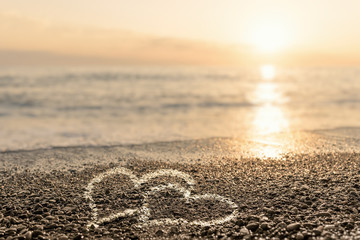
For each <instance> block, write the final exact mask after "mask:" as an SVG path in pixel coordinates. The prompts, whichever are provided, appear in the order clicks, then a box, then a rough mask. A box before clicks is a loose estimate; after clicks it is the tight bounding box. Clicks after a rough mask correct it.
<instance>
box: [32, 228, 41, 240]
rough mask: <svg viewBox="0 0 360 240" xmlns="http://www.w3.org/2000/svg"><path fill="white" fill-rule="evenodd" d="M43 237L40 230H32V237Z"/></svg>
mask: <svg viewBox="0 0 360 240" xmlns="http://www.w3.org/2000/svg"><path fill="white" fill-rule="evenodd" d="M42 235H44V233H43V232H42V231H40V230H34V231H33V233H32V237H33V238H34V237H38V236H42Z"/></svg>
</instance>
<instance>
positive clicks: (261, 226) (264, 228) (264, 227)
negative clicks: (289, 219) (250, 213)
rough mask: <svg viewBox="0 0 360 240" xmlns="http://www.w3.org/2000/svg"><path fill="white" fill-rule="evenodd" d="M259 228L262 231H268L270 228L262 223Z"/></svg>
mask: <svg viewBox="0 0 360 240" xmlns="http://www.w3.org/2000/svg"><path fill="white" fill-rule="evenodd" d="M260 228H261V229H263V230H268V229H270V226H269V223H267V222H264V223H262V224H261V225H260Z"/></svg>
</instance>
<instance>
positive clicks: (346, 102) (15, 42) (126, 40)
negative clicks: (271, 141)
mask: <svg viewBox="0 0 360 240" xmlns="http://www.w3.org/2000/svg"><path fill="white" fill-rule="evenodd" d="M358 9H360V2H359V1H356V0H348V1H346V2H344V1H340V0H331V1H325V0H318V1H316V2H314V1H309V0H305V1H301V2H300V1H295V0H290V1H289V0H287V1H285V0H273V1H266V0H258V1H250V0H240V1H237V0H225V1H215V0H206V1H205V0H198V1H196V2H195V1H177V0H174V1H165V0H154V1H140V0H134V1H123V0H116V1H115V0H108V1H106V2H104V1H99V0H93V1H91V2H89V1H85V0H78V1H73V2H71V3H70V2H64V1H59V0H54V1H51V2H49V1H45V0H34V1H31V2H30V1H24V0H14V1H7V2H3V3H2V7H1V10H0V35H1V40H0V151H6V150H18V149H33V148H42V147H51V146H70V145H109V144H132V143H145V142H158V141H173V140H185V139H199V138H211V137H231V138H233V137H234V138H242V139H250V140H251V139H261V138H263V136H269V135H270V136H271V135H275V134H280V133H281V134H287V135H290V134H293V133H294V132H297V131H323V130H326V132H327V133H328V134H329V133H331V134H332V135H336V136H340V135H341V136H345V137H347V138H356V139H359V138H360V131H359V127H360V94H359V92H360V68H358V66H359V65H360V46H359V44H358V43H359V40H360V28H358V27H357V26H359V25H360V17H359V15H358Z"/></svg>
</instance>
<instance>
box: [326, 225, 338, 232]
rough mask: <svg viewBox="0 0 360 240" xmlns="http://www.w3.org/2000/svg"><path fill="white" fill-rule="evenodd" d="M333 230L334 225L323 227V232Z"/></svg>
mask: <svg viewBox="0 0 360 240" xmlns="http://www.w3.org/2000/svg"><path fill="white" fill-rule="evenodd" d="M335 228H336V227H335V225H325V226H324V230H325V231H328V230H333V229H335Z"/></svg>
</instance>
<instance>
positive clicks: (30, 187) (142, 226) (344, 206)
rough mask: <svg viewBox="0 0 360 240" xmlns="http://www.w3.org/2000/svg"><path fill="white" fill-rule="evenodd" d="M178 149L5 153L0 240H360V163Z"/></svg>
mask: <svg viewBox="0 0 360 240" xmlns="http://www.w3.org/2000/svg"><path fill="white" fill-rule="evenodd" d="M216 141H218V140H216ZM222 142H224V141H222ZM170 145H171V147H170ZM170 145H169V143H158V144H157V145H156V146H154V145H142V146H135V145H134V146H114V147H70V148H56V149H47V150H46V149H45V150H34V151H17V152H5V153H1V154H0V162H1V165H0V166H1V168H0V174H1V175H0V238H4V239H13V238H14V239H82V238H83V239H95V238H98V239H100V238H101V239H125V238H126V239H138V238H140V239H147V238H164V239H190V238H204V239H215V238H216V239H218V238H224V239H226V238H230V239H243V238H244V239H252V238H255V237H264V238H265V237H268V238H274V239H276V238H278V239H283V238H290V239H316V238H317V239H340V238H342V239H356V238H357V239H360V228H359V227H360V215H359V211H360V202H359V199H360V198H359V196H360V154H359V153H355V152H353V153H350V152H331V153H330V152H327V153H318V152H313V153H306V154H301V153H296V154H295V153H284V154H282V155H281V157H274V158H271V157H270V158H259V157H251V156H245V155H236V154H234V152H232V153H231V154H220V153H219V152H218V151H215V150H214V149H215V148H214V145H211V148H207V147H206V146H205V147H204V146H203V145H200V146H198V145H196V144H195V142H192V143H191V144H189V142H187V143H184V142H175V143H171V144H170ZM184 148H185V149H184ZM200 148H201V149H202V151H201V152H198V150H199V149H200ZM179 149H180V150H179ZM209 149H213V150H211V151H210V150H209ZM222 149H224V148H222ZM229 152H230V150H229V151H227V153H229ZM183 153H187V154H183ZM111 169H113V172H112V173H111V174H107V175H106V174H105V175H101V174H104V173H107V172H108V171H111ZM114 169H120V170H118V171H117V172H116V171H115V172H114ZM161 169H167V172H163V174H159V173H161V172H157V171H159V170H161ZM169 169H170V170H171V171H170V170H169ZM108 173H109V172H108ZM156 174H157V175H156ZM99 177H100V178H99ZM102 177H103V178H102ZM94 178H95V179H97V180H94ZM131 178H132V180H131ZM91 182H93V185H92V187H89V183H91ZM89 195H90V198H89ZM144 206H145V208H144ZM95 208H96V211H97V216H95V217H94V209H95ZM130 210H134V211H133V212H131V211H130ZM114 214H118V217H115V218H113V219H110V220H108V221H103V222H101V220H104V219H106V218H107V217H109V216H112V215H114Z"/></svg>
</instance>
